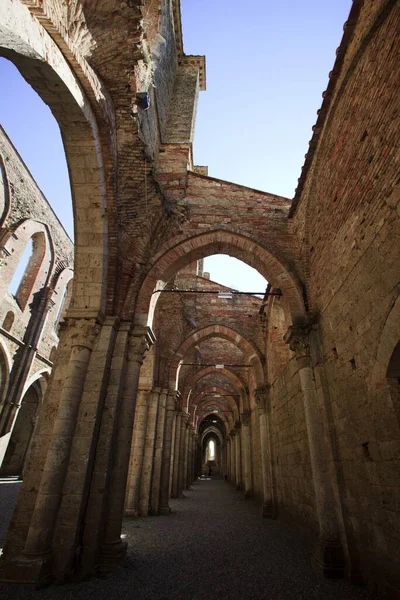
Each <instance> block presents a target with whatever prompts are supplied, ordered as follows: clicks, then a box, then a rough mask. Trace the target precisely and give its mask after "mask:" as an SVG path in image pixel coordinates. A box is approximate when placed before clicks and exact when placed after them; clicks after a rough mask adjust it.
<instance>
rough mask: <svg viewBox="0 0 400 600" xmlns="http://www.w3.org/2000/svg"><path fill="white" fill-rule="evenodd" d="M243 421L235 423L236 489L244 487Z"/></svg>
mask: <svg viewBox="0 0 400 600" xmlns="http://www.w3.org/2000/svg"><path fill="white" fill-rule="evenodd" d="M241 425H242V424H241V423H240V421H237V422H236V423H235V484H236V489H237V490H241V489H243V481H242V450H243V449H242V444H241V431H240V430H241Z"/></svg>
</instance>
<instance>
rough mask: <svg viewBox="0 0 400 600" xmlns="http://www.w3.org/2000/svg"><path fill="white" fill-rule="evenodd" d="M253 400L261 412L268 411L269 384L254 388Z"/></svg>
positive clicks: (269, 406)
mask: <svg viewBox="0 0 400 600" xmlns="http://www.w3.org/2000/svg"><path fill="white" fill-rule="evenodd" d="M254 400H255V402H256V405H257V408H258V410H259V411H260V412H261V413H262V412H270V408H271V405H270V388H269V385H263V386H260V387H258V388H255V390H254Z"/></svg>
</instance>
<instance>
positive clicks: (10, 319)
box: [3, 310, 15, 331]
mask: <svg viewBox="0 0 400 600" xmlns="http://www.w3.org/2000/svg"><path fill="white" fill-rule="evenodd" d="M14 319H15V315H14V313H13V311H12V310H9V311H8V313H7V314H6V316H5V317H4V321H3V329H5V330H6V331H11V327H12V326H13V323H14Z"/></svg>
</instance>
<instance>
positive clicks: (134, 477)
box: [125, 389, 151, 517]
mask: <svg viewBox="0 0 400 600" xmlns="http://www.w3.org/2000/svg"><path fill="white" fill-rule="evenodd" d="M150 393H151V392H150V390H146V389H144V390H138V393H137V397H136V411H135V422H134V426H133V435H132V445H131V455H130V461H129V470H128V481H127V485H126V496H125V516H127V517H137V516H139V498H140V485H141V480H142V467H143V456H144V445H145V440H146V428H147V412H148V408H149V403H148V397H149V395H150Z"/></svg>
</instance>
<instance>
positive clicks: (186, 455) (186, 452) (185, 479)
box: [182, 414, 190, 490]
mask: <svg viewBox="0 0 400 600" xmlns="http://www.w3.org/2000/svg"><path fill="white" fill-rule="evenodd" d="M189 418H190V416H189V414H187V415H186V425H185V447H184V450H183V482H182V485H183V489H184V490H187V488H188V487H189V482H188V463H189V431H190V424H189Z"/></svg>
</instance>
